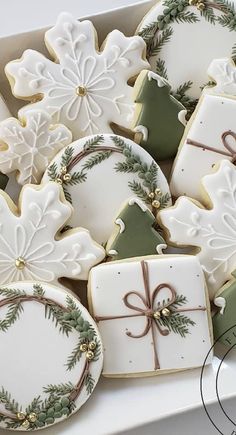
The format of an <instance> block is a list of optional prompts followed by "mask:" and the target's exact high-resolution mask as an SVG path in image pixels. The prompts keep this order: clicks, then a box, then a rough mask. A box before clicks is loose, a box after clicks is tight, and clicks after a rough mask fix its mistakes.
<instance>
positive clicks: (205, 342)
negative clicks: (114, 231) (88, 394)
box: [90, 255, 212, 376]
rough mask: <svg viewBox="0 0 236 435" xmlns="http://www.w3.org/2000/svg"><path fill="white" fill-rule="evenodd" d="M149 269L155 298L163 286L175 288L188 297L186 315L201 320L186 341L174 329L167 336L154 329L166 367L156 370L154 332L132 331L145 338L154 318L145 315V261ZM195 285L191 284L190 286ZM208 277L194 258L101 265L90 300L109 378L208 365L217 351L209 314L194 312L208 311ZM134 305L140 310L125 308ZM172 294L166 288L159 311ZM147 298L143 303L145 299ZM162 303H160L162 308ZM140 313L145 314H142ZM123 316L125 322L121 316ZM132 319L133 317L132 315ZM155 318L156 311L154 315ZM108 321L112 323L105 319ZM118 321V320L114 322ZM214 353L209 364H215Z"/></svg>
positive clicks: (95, 273)
mask: <svg viewBox="0 0 236 435" xmlns="http://www.w3.org/2000/svg"><path fill="white" fill-rule="evenodd" d="M142 260H144V261H145V263H146V265H147V268H148V284H149V291H150V297H151V298H152V295H153V292H154V290H155V289H157V287H158V286H159V285H160V284H163V283H165V284H168V285H170V286H172V287H173V288H174V290H175V292H176V294H177V295H179V296H180V295H182V296H183V297H185V298H186V300H187V301H186V303H185V304H183V305H181V308H186V309H188V308H189V309H190V310H189V311H185V312H184V313H182V314H184V315H186V316H187V317H188V318H190V319H191V320H192V321H194V322H195V325H194V326H190V325H189V326H188V327H187V329H188V331H189V333H187V334H186V335H185V337H181V336H180V335H178V334H175V333H174V332H173V331H171V332H170V333H169V334H168V336H163V335H161V334H160V331H159V330H158V329H157V328H156V326H155V325H154V327H155V329H154V340H155V344H156V349H157V356H158V359H159V363H160V369H157V370H156V371H154V351H153V343H152V341H153V338H152V331H151V329H149V330H147V333H146V335H145V334H144V336H141V337H140V338H132V337H131V336H129V335H127V333H129V332H130V333H132V334H134V335H139V334H142V332H143V331H144V330H145V327H146V325H147V322H148V320H147V319H149V317H148V316H147V317H146V316H145V315H143V314H142V313H140V311H139V310H140V309H143V310H144V311H145V309H146V310H147V308H148V302H147V306H146V304H145V302H144V301H146V298H147V296H146V294H145V287H144V279H143V272H142V268H141V261H142ZM189 283H191V285H189ZM204 285H205V282H204V274H203V272H202V269H201V267H200V264H199V262H198V260H197V259H196V257H194V256H185V255H179V256H172V255H168V256H165V255H163V256H156V257H155V256H154V257H152V258H150V257H140V258H138V259H133V260H129V261H127V260H123V261H119V262H110V263H106V264H103V265H99V266H97V267H95V268H93V269H92V271H91V273H90V301H91V309H92V311H93V314H94V318H95V320H96V319H97V320H98V328H99V331H100V334H101V337H102V341H103V345H104V348H105V349H106V352H105V355H104V368H103V374H104V375H108V376H116V375H120V376H127V375H139V374H140V375H142V374H145V373H148V374H161V373H162V372H163V371H165V370H176V369H187V368H191V367H198V366H202V361H204V359H205V356H206V354H207V353H208V351H209V349H210V348H211V339H210V334H209V328H208V315H207V310H199V311H191V308H205V307H206V304H207V302H206V296H205V290H204ZM129 292H131V293H132V292H138V294H140V295H141V296H138V295H137V294H130V295H129V296H128V302H129V303H131V304H133V305H134V306H135V307H137V311H136V310H135V309H132V308H129V307H128V306H127V305H125V298H126V297H127V296H126V295H127V294H128V293H129ZM170 297H171V295H170V290H169V289H168V288H166V287H164V288H162V289H161V290H160V292H158V293H157V294H156V296H155V298H154V304H153V308H154V309H158V307H160V306H161V304H162V303H163V300H165V301H166V300H168V298H170ZM141 298H143V299H141ZM158 302H159V304H160V305H158ZM137 314H139V316H138V315H137ZM119 316H120V318H119ZM126 316H127V317H126ZM149 316H150V313H149ZM104 317H108V319H107V320H102V319H101V318H104ZM110 317H115V319H109V318H110ZM211 357H212V353H210V358H209V360H208V363H209V362H210V361H211Z"/></svg>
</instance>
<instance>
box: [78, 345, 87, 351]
mask: <svg viewBox="0 0 236 435" xmlns="http://www.w3.org/2000/svg"><path fill="white" fill-rule="evenodd" d="M79 349H80V351H81V352H87V350H88V345H87V344H86V343H82V344H81V345H80V348H79Z"/></svg>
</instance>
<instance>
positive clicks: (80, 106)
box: [6, 13, 149, 139]
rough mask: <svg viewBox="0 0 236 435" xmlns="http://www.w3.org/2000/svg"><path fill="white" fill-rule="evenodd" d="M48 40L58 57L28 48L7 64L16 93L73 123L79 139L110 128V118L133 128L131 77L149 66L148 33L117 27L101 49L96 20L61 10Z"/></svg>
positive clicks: (59, 119)
mask: <svg viewBox="0 0 236 435" xmlns="http://www.w3.org/2000/svg"><path fill="white" fill-rule="evenodd" d="M45 43H46V46H47V48H48V50H49V53H50V54H51V55H52V56H53V59H54V61H52V60H49V59H47V58H46V57H45V56H43V55H42V54H41V53H38V52H37V51H34V50H26V51H25V52H24V53H23V56H22V58H21V59H20V60H16V61H12V62H10V63H8V64H7V66H6V74H7V76H8V78H9V80H10V84H11V86H12V91H13V93H14V95H15V96H16V97H18V98H22V99H25V100H29V101H31V102H33V104H32V106H31V107H32V108H35V109H44V110H46V111H48V113H49V114H50V115H51V116H52V120H53V122H54V123H58V122H60V123H62V124H64V125H66V126H67V127H68V128H70V130H71V131H72V134H73V137H74V139H78V138H80V137H83V136H87V135H91V134H98V133H111V132H112V129H111V126H110V124H111V123H116V124H119V125H121V126H123V127H127V128H129V126H130V119H131V118H132V114H133V110H134V107H133V101H132V87H131V86H129V85H128V83H127V82H128V80H129V79H131V78H132V77H134V76H136V75H138V74H139V73H140V71H141V70H142V69H143V68H149V63H148V62H147V61H146V60H145V43H144V41H143V39H142V38H140V37H139V36H132V37H126V36H124V35H123V33H121V32H119V31H118V30H113V32H111V33H110V34H109V35H108V37H107V39H106V41H105V42H104V44H103V45H102V48H101V51H98V44H97V34H96V30H95V28H94V26H93V24H92V23H91V21H82V22H80V21H77V20H76V19H74V18H73V17H72V16H71V15H70V14H67V13H62V14H60V15H59V17H58V20H57V23H56V25H55V27H53V28H52V29H50V30H48V31H47V32H46V34H45ZM35 101H36V102H35ZM25 110H28V107H26V108H23V109H22V110H21V111H20V116H22V114H23V113H24V112H25Z"/></svg>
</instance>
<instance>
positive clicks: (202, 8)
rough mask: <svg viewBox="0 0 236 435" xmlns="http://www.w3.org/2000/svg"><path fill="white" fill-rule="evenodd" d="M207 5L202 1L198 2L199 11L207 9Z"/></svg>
mask: <svg viewBox="0 0 236 435" xmlns="http://www.w3.org/2000/svg"><path fill="white" fill-rule="evenodd" d="M205 7H206V5H205V4H204V3H202V2H201V3H198V4H197V9H198V10H199V11H203V10H204V9H205Z"/></svg>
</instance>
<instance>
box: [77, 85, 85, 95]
mask: <svg viewBox="0 0 236 435" xmlns="http://www.w3.org/2000/svg"><path fill="white" fill-rule="evenodd" d="M76 94H77V95H78V96H79V97H85V95H87V89H86V87H85V86H78V87H77V88H76Z"/></svg>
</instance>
